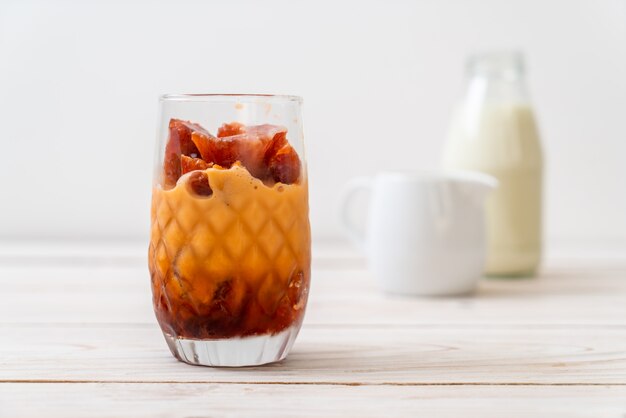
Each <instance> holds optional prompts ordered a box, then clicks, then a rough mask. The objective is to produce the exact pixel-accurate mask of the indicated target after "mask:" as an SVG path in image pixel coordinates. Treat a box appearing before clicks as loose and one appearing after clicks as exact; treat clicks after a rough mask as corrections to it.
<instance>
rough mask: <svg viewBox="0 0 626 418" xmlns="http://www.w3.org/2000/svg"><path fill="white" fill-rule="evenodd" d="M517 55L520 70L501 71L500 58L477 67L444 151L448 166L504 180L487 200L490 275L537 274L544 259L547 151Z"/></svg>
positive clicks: (488, 269)
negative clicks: (544, 158)
mask: <svg viewBox="0 0 626 418" xmlns="http://www.w3.org/2000/svg"><path fill="white" fill-rule="evenodd" d="M491 58H492V57H491ZM500 58H501V57H500ZM509 58H510V57H509ZM516 58H518V59H519V60H520V62H518V63H517V64H519V67H513V70H515V69H519V71H520V72H519V73H515V71H512V70H511V67H507V66H506V65H505V67H506V70H507V71H509V72H507V73H502V72H498V71H496V70H502V62H501V60H500V61H498V63H497V65H495V66H494V65H493V62H492V61H491V62H489V64H490V65H491V66H483V67H480V69H481V70H482V71H477V70H476V69H475V70H474V71H475V73H476V74H473V75H472V77H471V78H470V82H469V84H468V90H467V94H466V97H465V100H464V101H463V102H462V103H461V104H460V106H459V107H458V109H457V110H456V112H455V114H454V116H453V118H452V123H451V127H450V131H449V136H448V142H447V145H446V149H445V152H444V166H445V167H446V168H455V169H466V170H476V171H481V172H484V173H488V174H491V175H492V176H494V177H496V178H497V179H498V180H499V182H500V184H499V187H498V189H497V190H495V191H494V192H493V193H492V194H491V196H490V197H489V198H488V199H487V203H486V205H487V206H486V209H487V212H486V214H487V262H486V270H485V271H486V274H487V275H491V276H525V275H532V274H534V273H535V271H536V270H537V268H538V265H539V262H540V259H541V241H542V239H541V235H542V234H541V229H542V227H541V223H542V222H541V212H542V202H541V201H542V153H541V147H540V143H539V135H538V133H537V127H536V124H535V118H534V115H533V111H532V109H531V107H530V105H529V104H528V102H527V100H526V97H525V91H524V86H523V83H522V79H521V57H516ZM482 63H483V64H484V61H483V62H482ZM509 64H510V63H509ZM485 68H487V69H489V70H491V71H490V72H488V71H486V70H485ZM494 68H495V70H494Z"/></svg>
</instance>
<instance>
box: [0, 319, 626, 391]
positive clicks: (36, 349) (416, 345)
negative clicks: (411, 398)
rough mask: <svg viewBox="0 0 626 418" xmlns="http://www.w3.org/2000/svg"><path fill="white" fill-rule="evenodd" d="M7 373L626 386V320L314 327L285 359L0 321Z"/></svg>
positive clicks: (67, 377) (143, 336) (142, 328)
mask: <svg viewBox="0 0 626 418" xmlns="http://www.w3.org/2000/svg"><path fill="white" fill-rule="evenodd" d="M0 332H1V335H2V337H0V347H2V360H1V362H2V364H1V365H0V366H1V367H0V381H30V380H39V381H110V382H161V381H165V382H208V383H216V382H237V383H250V382H256V383H263V382H272V383H343V384H359V383H367V384H444V383H468V384H484V383H488V384H494V383H501V384H515V383H526V384H531V383H532V384H564V383H575V384H582V383H584V384H624V383H626V327H621V326H620V327H594V328H588V327H569V328H561V327H555V328H532V327H503V326H493V327H441V326H413V327H411V326H396V327H388V326H380V327H374V326H368V327H352V326H346V327H343V326H336V327H331V326H317V327H316V326H308V327H305V328H304V329H303V330H302V332H301V335H300V336H299V337H298V340H297V342H296V345H295V347H294V349H293V351H292V353H291V355H290V356H289V357H288V358H287V360H285V361H283V362H281V363H278V364H274V365H270V366H266V367H257V368H242V369H235V370H233V369H211V368H203V367H194V366H189V365H186V364H183V363H179V362H177V361H176V360H174V358H173V357H172V356H171V355H170V353H169V351H168V350H167V348H166V346H165V343H164V341H163V338H162V336H161V334H160V331H159V330H158V328H157V327H156V326H152V325H136V326H123V325H112V326H83V325H75V326H49V327H45V328H42V327H37V326H32V327H23V326H2V327H0Z"/></svg>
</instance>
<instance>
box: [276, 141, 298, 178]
mask: <svg viewBox="0 0 626 418" xmlns="http://www.w3.org/2000/svg"><path fill="white" fill-rule="evenodd" d="M269 170H270V173H271V175H272V178H273V179H274V181H275V182H280V183H285V184H291V183H295V182H297V181H298V178H299V177H300V158H298V154H297V153H296V150H294V149H293V147H292V146H291V145H289V144H287V145H285V146H284V147H282V148H281V149H280V150H278V152H276V154H274V155H273V156H271V157H270V160H269Z"/></svg>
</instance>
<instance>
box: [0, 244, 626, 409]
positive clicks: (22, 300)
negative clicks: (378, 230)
mask: <svg viewBox="0 0 626 418" xmlns="http://www.w3.org/2000/svg"><path fill="white" fill-rule="evenodd" d="M16 248H17V249H16ZM20 248H21V249H20ZM25 248H26V249H25ZM69 248H70V249H67V248H64V247H63V246H61V247H56V246H54V245H52V244H42V245H40V246H39V247H38V248H35V249H33V248H31V247H28V248H27V247H19V246H18V247H15V246H12V245H4V246H0V289H2V303H0V330H1V333H0V416H2V417H41V416H59V417H91V416H93V417H136V416H141V417H170V416H172V417H214V416H250V417H252V416H254V417H257V416H259V417H261V416H263V417H265V416H267V417H270V416H271V417H275V416H285V417H293V416H360V417H370V416H372V417H375V416H386V417H389V416H416V415H417V414H418V413H421V414H422V416H443V417H448V416H450V417H453V416H454V417H456V416H463V417H471V416H476V417H491V416H493V417H503V416H506V417H512V416H550V417H554V416H564V417H572V416H589V417H603V416H607V417H608V416H611V417H620V418H624V417H626V257H624V258H620V257H613V258H609V259H595V260H587V259H585V258H584V257H573V258H570V259H567V258H562V259H560V260H548V262H547V263H546V266H545V267H544V271H543V273H542V274H541V276H540V277H539V278H536V279H531V280H508V281H506V280H499V281H498V280H484V281H482V282H481V284H480V287H479V290H478V291H477V293H476V294H475V295H473V296H469V297H455V298H408V297H397V296H388V295H384V294H382V293H380V292H379V291H378V290H377V288H376V286H375V283H374V282H373V280H372V278H371V276H370V274H369V273H368V272H367V270H366V269H365V267H364V264H363V262H362V260H360V259H358V258H354V257H352V256H344V255H342V253H341V252H340V251H335V250H328V249H327V250H326V251H324V250H322V251H317V252H316V253H314V268H313V275H312V290H311V294H310V299H309V306H308V310H307V315H306V319H305V324H304V327H303V328H302V331H301V333H300V336H299V337H298V339H297V341H296V344H295V346H294V348H293V350H292V352H291V354H290V356H289V357H288V358H287V359H286V360H285V361H283V362H281V363H278V364H273V365H269V366H263V367H251V368H242V369H212V368H206V367H194V366H189V365H186V364H183V363H180V362H177V361H176V360H175V359H174V358H173V357H172V355H171V354H170V353H169V351H168V349H167V347H166V345H165V342H164V340H163V337H162V336H161V332H160V330H159V328H158V326H157V324H156V321H155V319H154V315H153V312H152V306H151V295H150V287H149V277H148V273H147V267H146V263H145V255H144V251H143V248H141V249H138V248H136V247H132V248H131V249H129V250H128V251H127V250H126V249H125V248H121V247H115V249H114V250H101V249H97V250H89V249H86V248H85V247H82V246H81V247H73V248H72V247H69Z"/></svg>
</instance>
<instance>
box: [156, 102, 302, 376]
mask: <svg viewBox="0 0 626 418" xmlns="http://www.w3.org/2000/svg"><path fill="white" fill-rule="evenodd" d="M301 103H302V100H301V99H300V98H299V97H294V96H273V95H217V94H186V95H164V96H162V97H161V98H160V116H159V127H158V138H157V149H156V159H155V165H154V166H155V171H154V181H153V188H152V207H151V234H150V246H149V256H148V264H149V269H150V275H151V281H152V295H153V303H154V310H155V313H156V317H157V320H158V322H159V325H160V327H161V330H162V331H163V335H164V336H165V340H166V342H167V345H168V346H169V348H170V350H171V352H172V354H173V355H174V356H175V357H176V358H177V359H179V360H181V361H183V362H186V363H189V364H195V365H204V366H253V365H260V364H266V363H271V362H275V361H279V360H282V359H284V358H285V357H286V356H287V354H288V353H289V350H290V349H291V346H292V345H293V343H294V340H295V338H296V336H297V334H298V331H299V330H300V326H301V324H302V320H303V317H304V312H305V308H306V303H307V297H308V292H309V282H310V271H311V238H310V227H309V218H308V182H307V170H306V163H305V159H304V143H303V133H302V117H301V113H300V108H301Z"/></svg>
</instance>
